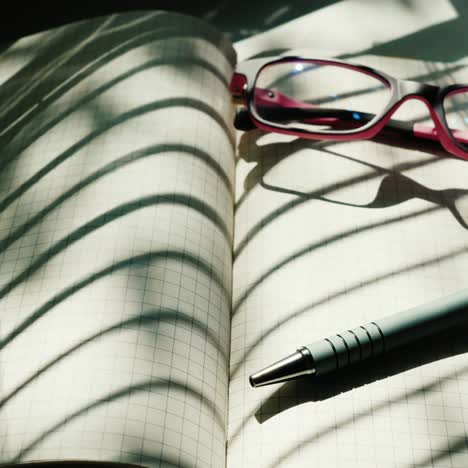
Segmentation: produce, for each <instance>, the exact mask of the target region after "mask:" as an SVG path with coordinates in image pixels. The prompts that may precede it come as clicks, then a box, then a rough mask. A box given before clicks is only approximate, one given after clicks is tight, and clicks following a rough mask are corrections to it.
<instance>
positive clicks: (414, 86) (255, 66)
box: [230, 56, 468, 161]
mask: <svg viewBox="0 0 468 468" xmlns="http://www.w3.org/2000/svg"><path fill="white" fill-rule="evenodd" d="M296 61H303V62H308V63H311V64H319V65H335V66H339V67H343V68H347V69H350V70H355V71H358V72H361V73H365V74H367V75H370V76H372V77H373V78H376V79H378V80H379V81H381V82H382V83H383V84H384V86H385V87H387V88H389V89H390V92H391V95H390V99H389V101H388V102H387V104H386V106H385V107H384V109H383V111H382V112H380V113H379V114H376V115H375V117H373V118H372V119H371V120H370V121H369V122H367V123H366V124H365V125H362V126H360V127H359V128H358V129H351V130H339V131H333V130H317V131H308V130H304V129H300V128H291V127H286V126H284V125H280V124H275V125H272V123H271V122H268V121H266V120H264V119H263V118H262V117H261V116H260V115H259V114H258V113H257V110H256V108H255V105H254V98H255V92H254V90H255V82H256V80H257V77H258V75H259V73H260V72H261V71H262V70H263V69H264V68H266V67H268V66H271V65H273V64H280V63H287V62H296ZM230 92H231V94H232V96H233V98H234V99H236V100H241V101H242V103H243V104H244V105H245V106H246V108H247V111H248V113H249V116H250V118H251V120H252V122H253V123H254V125H255V126H257V127H258V128H260V129H262V130H265V131H269V132H276V133H283V134H286V135H293V136H298V137H301V138H308V139H313V140H315V139H320V140H337V141H350V140H361V139H369V138H373V137H374V136H375V135H376V134H377V133H379V132H380V131H381V130H382V129H383V128H384V127H385V126H386V125H387V123H388V121H389V120H390V118H391V116H392V115H393V114H394V113H395V112H396V110H397V109H398V108H399V107H400V106H401V105H402V104H403V103H404V102H405V101H407V100H409V99H418V100H420V101H422V102H423V103H424V104H426V106H427V107H428V109H429V112H430V115H431V118H432V120H433V122H434V127H431V126H428V125H424V124H419V123H416V124H414V125H413V127H412V132H413V135H414V136H415V137H417V138H423V139H429V140H439V141H440V143H441V145H442V146H443V147H444V148H445V150H446V151H448V152H449V153H451V154H453V155H454V156H457V157H458V158H461V159H464V160H467V161H468V131H464V130H450V129H449V127H448V125H447V121H446V118H445V111H444V107H443V101H444V99H445V97H446V96H448V95H450V94H456V93H459V92H468V84H452V85H448V86H435V85H432V84H428V83H420V82H418V81H410V80H401V79H398V78H394V77H393V76H390V75H388V74H387V73H384V72H382V71H378V70H375V69H373V68H371V67H367V66H365V65H357V64H352V63H349V62H344V61H342V60H335V59H323V58H305V57H299V56H289V57H267V58H259V59H251V60H247V61H245V62H242V63H240V64H238V65H237V67H236V70H235V71H234V73H233V75H232V79H231V83H230ZM286 99H287V98H286ZM452 132H453V134H454V135H455V136H456V138H455V136H454V135H452ZM457 139H458V140H459V141H457ZM461 143H464V144H466V145H467V147H466V149H465V148H464V147H463V146H462V144H461Z"/></svg>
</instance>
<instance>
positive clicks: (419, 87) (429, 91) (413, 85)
mask: <svg viewBox="0 0 468 468" xmlns="http://www.w3.org/2000/svg"><path fill="white" fill-rule="evenodd" d="M438 93H439V87H438V86H435V85H431V84H427V83H420V82H419V81H411V80H399V81H398V100H399V101H400V100H402V99H407V98H419V99H421V98H422V99H423V100H425V101H426V102H428V103H430V104H434V103H435V102H436V97H437V95H438Z"/></svg>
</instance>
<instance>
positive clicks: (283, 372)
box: [249, 348, 315, 387]
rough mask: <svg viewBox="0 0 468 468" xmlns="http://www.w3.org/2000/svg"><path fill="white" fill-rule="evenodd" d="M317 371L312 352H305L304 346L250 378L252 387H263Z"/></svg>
mask: <svg viewBox="0 0 468 468" xmlns="http://www.w3.org/2000/svg"><path fill="white" fill-rule="evenodd" d="M314 372H315V368H314V367H313V360H312V356H311V355H310V353H308V351H307V353H306V352H304V350H303V348H301V349H300V350H298V351H296V352H295V353H294V354H291V355H290V356H288V357H285V358H284V359H281V360H280V361H278V362H275V363H274V364H271V365H270V366H268V367H265V369H262V370H260V371H258V372H255V374H252V375H251V376H250V378H249V381H250V385H252V387H261V386H263V385H269V384H272V383H278V382H284V381H285V380H289V379H291V378H293V377H299V376H301V375H307V374H312V373H314Z"/></svg>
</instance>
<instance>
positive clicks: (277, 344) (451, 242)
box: [228, 51, 468, 468]
mask: <svg viewBox="0 0 468 468" xmlns="http://www.w3.org/2000/svg"><path fill="white" fill-rule="evenodd" d="M306 53H307V51H306ZM311 54H312V55H311ZM307 56H313V52H310V51H309V53H307ZM353 60H354V62H356V63H367V64H369V65H371V66H373V67H375V68H377V69H381V70H383V71H386V72H387V73H390V74H393V75H394V76H396V77H400V78H408V79H414V80H421V81H427V82H432V83H436V84H439V85H445V84H450V83H455V82H466V81H467V76H468V75H467V73H466V66H465V65H463V64H445V65H441V64H436V63H423V62H412V61H405V60H400V59H393V58H375V57H355V58H354V59H353ZM367 92H372V90H368V91H367ZM364 98H365V93H364ZM394 117H395V118H396V119H402V120H411V121H413V122H421V123H423V122H425V121H426V120H427V119H428V111H427V108H426V107H425V106H424V105H423V104H422V103H420V102H416V103H415V104H413V103H410V102H408V103H406V104H405V105H404V106H403V107H402V108H401V111H398V113H397V114H395V116H394ZM238 158H239V163H238V166H237V173H236V204H235V213H236V214H235V239H234V260H233V262H234V263H233V313H232V334H231V337H232V341H231V363H230V375H231V381H230V387H229V430H228V466H229V467H232V468H234V467H238V466H242V467H243V468H247V467H271V468H273V467H277V466H281V467H294V468H297V467H310V466H314V468H321V467H327V468H330V467H343V466H346V467H347V468H351V467H360V468H362V467H376V466H379V467H382V468H383V467H410V466H411V467H413V466H418V467H452V466H466V465H467V464H468V451H467V446H466V424H467V423H468V360H467V357H466V339H463V337H462V338H461V340H460V339H459V338H458V341H457V339H455V338H454V339H453V340H448V341H447V340H446V341H445V344H443V345H441V346H439V347H437V346H436V345H435V344H434V349H425V350H424V349H423V350H419V352H418V351H417V350H414V349H413V351H414V354H411V355H410V354H406V355H405V354H403V355H402V354H401V353H400V354H397V355H396V356H397V357H396V358H395V359H396V361H394V362H392V360H391V359H388V360H380V361H378V363H380V364H375V363H374V364H367V365H363V366H360V367H359V368H356V369H353V370H348V371H343V372H340V373H336V374H334V375H330V376H329V377H326V378H325V377H324V378H322V379H318V378H317V379H315V380H314V379H313V378H310V379H304V380H300V381H296V382H289V383H283V384H276V385H271V386H266V387H261V388H252V387H250V385H249V380H248V377H249V375H251V374H252V373H253V372H255V371H258V370H260V369H262V368H264V367H266V366H267V365H269V364H271V363H273V362H275V361H277V360H279V359H281V358H283V357H285V356H287V355H289V354H292V353H294V352H295V350H296V349H297V348H298V347H300V346H302V345H306V344H308V343H312V342H313V341H314V340H318V339H321V338H325V337H327V336H329V335H331V334H334V333H340V332H342V331H344V330H347V329H349V328H351V327H355V326H359V325H361V324H365V323H367V322H369V321H372V320H376V319H378V318H380V317H384V316H386V315H390V314H392V313H396V312H400V311H403V310H405V309H409V308H411V307H415V306H418V305H420V304H423V303H425V302H429V301H431V300H433V299H436V298H440V297H443V296H445V295H449V294H451V293H455V292H458V291H459V290H461V289H462V288H464V287H466V278H467V275H468V222H467V220H468V163H467V162H465V161H462V160H457V159H454V158H450V157H448V155H447V154H446V153H444V151H443V150H441V149H440V147H439V146H438V145H437V144H436V143H429V142H427V143H425V144H423V143H421V142H415V141H414V139H411V138H406V139H405V138H397V137H394V138H390V139H387V140H386V141H385V140H384V139H381V140H379V141H355V142H314V141H307V140H299V139H295V138H293V137H285V136H278V135H273V134H265V133H262V132H260V131H252V132H249V133H245V134H244V135H242V137H241V139H240V145H239V150H238ZM464 353H465V354H464ZM376 366H377V367H376ZM379 366H381V367H379Z"/></svg>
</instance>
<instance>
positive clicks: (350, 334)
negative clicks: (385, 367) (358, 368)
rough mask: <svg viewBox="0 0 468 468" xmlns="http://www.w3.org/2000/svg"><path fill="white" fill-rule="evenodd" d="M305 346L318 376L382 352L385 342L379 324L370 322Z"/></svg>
mask: <svg viewBox="0 0 468 468" xmlns="http://www.w3.org/2000/svg"><path fill="white" fill-rule="evenodd" d="M305 348H307V349H308V350H309V351H310V353H311V355H312V357H313V360H314V364H315V373H316V375H317V376H318V375H323V374H326V373H328V372H332V371H334V370H336V369H339V368H341V367H346V366H348V365H350V364H354V363H356V362H359V361H362V360H364V359H367V358H369V357H374V356H378V355H379V354H382V353H383V352H384V350H385V342H384V336H383V334H382V331H381V329H380V328H379V326H378V325H377V324H376V323H374V322H371V323H368V324H367V325H365V326H360V327H357V328H353V329H352V330H347V331H345V332H343V333H340V334H338V335H332V336H329V337H328V338H325V339H324V340H320V341H316V342H315V343H313V344H311V345H307V346H305Z"/></svg>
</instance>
